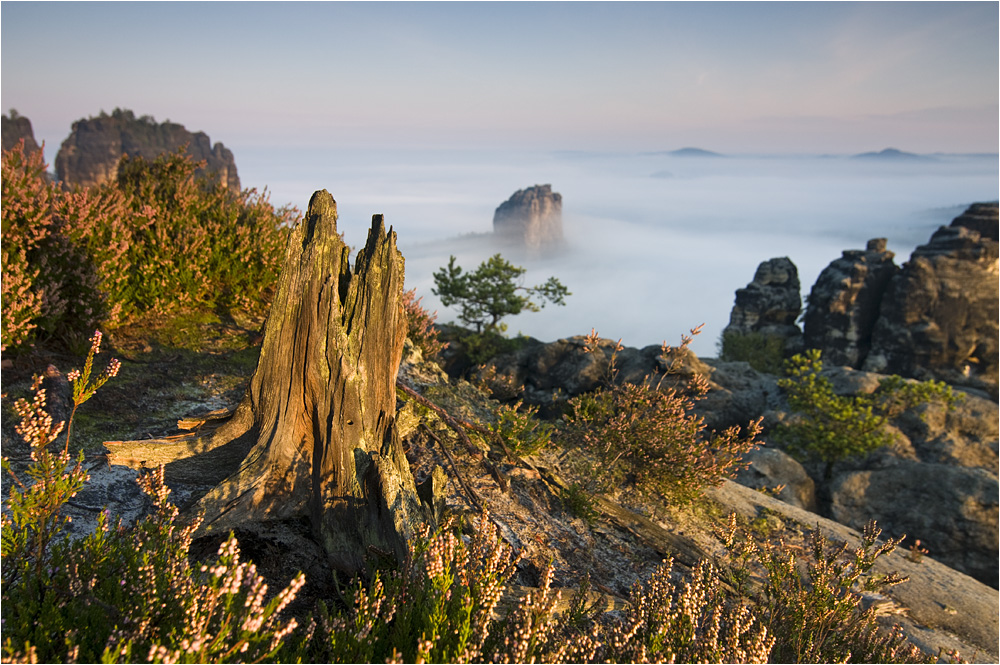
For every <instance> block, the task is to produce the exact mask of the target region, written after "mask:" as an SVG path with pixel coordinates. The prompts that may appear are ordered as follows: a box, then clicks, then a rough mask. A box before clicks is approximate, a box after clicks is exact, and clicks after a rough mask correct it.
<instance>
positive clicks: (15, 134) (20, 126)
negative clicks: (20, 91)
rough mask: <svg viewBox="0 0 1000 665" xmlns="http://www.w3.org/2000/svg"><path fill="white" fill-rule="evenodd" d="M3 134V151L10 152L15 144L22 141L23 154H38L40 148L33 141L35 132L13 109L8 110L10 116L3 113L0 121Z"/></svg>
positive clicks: (28, 121)
mask: <svg viewBox="0 0 1000 665" xmlns="http://www.w3.org/2000/svg"><path fill="white" fill-rule="evenodd" d="M0 125H2V128H3V130H2V134H3V149H4V150H12V149H13V148H14V147H15V146H16V145H17V142H18V141H20V140H21V139H24V151H25V153H32V152H38V151H39V150H41V147H40V146H39V145H38V142H37V141H35V132H34V131H33V130H32V129H31V121H30V120H28V119H27V118H25V117H24V116H23V115H19V114H18V112H17V111H15V110H14V109H11V110H10V116H9V117H8V116H7V114H6V113H5V114H4V115H3V119H2V120H0Z"/></svg>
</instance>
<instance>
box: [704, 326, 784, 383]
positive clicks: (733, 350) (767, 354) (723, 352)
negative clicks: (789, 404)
mask: <svg viewBox="0 0 1000 665" xmlns="http://www.w3.org/2000/svg"><path fill="white" fill-rule="evenodd" d="M784 357H785V340H784V339H782V338H781V337H778V336H777V335H765V334H763V333H759V332H752V333H746V334H743V333H738V332H734V331H729V332H723V333H722V337H720V338H719V360H727V361H743V362H748V363H750V366H751V367H753V368H754V369H755V370H757V371H758V372H765V373H767V374H780V373H781V369H782V362H783V360H784Z"/></svg>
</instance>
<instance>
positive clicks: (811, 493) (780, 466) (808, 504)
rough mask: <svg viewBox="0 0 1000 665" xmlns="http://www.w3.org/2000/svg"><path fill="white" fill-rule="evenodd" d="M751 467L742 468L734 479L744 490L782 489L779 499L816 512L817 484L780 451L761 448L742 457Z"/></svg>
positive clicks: (799, 465)
mask: <svg viewBox="0 0 1000 665" xmlns="http://www.w3.org/2000/svg"><path fill="white" fill-rule="evenodd" d="M743 461H744V462H748V463H749V464H750V466H748V467H747V468H746V469H740V470H739V471H738V472H737V473H736V477H735V478H733V480H735V481H736V482H738V483H739V484H740V485H743V486H744V487H749V488H751V489H756V490H772V491H773V490H775V489H776V488H778V487H781V486H783V487H782V489H781V490H780V491H779V492H777V493H776V494H775V496H777V498H779V499H781V500H782V501H784V502H785V503H790V504H792V505H793V506H796V507H798V508H802V509H803V510H808V511H810V512H816V483H815V482H813V479H812V478H810V477H809V474H808V473H806V470H805V469H804V468H803V467H802V465H801V464H799V463H798V462H797V461H795V460H794V459H793V458H792V457H791V455H789V454H788V453H785V452H783V451H781V450H778V449H777V448H770V447H766V446H765V447H762V448H757V449H755V450H751V451H750V452H749V453H747V454H746V455H744V456H743Z"/></svg>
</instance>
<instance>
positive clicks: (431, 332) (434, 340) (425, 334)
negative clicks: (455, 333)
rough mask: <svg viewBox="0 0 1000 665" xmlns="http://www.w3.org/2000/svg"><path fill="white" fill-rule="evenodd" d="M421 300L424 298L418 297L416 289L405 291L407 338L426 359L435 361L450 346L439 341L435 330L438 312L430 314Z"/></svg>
mask: <svg viewBox="0 0 1000 665" xmlns="http://www.w3.org/2000/svg"><path fill="white" fill-rule="evenodd" d="M421 300H423V298H422V297H421V298H418V297H417V290H416V289H410V290H409V291H403V313H404V314H405V316H406V336H407V337H409V338H410V341H411V342H413V344H414V346H416V347H417V348H418V349H420V350H421V351H422V352H423V354H424V357H425V358H427V359H428V360H433V359H434V358H436V357H437V355H438V354H439V353H441V352H442V351H444V350H445V348H447V346H448V344H447V342H442V341H441V340H440V339H438V332H437V329H435V328H434V322H435V321H436V320H437V312H433V313H432V312H428V311H427V310H426V309H425V308H424V307H423V306H421V304H420V301H421Z"/></svg>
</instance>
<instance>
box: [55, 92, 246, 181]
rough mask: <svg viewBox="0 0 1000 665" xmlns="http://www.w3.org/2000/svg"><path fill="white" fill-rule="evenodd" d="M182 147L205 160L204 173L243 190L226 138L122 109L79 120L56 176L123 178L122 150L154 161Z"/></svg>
mask: <svg viewBox="0 0 1000 665" xmlns="http://www.w3.org/2000/svg"><path fill="white" fill-rule="evenodd" d="M182 148H184V150H185V152H186V154H187V155H188V156H190V157H191V158H192V159H194V161H196V162H201V161H204V162H205V166H204V167H203V168H202V169H199V171H198V172H199V173H201V174H203V175H208V176H211V177H213V178H217V179H218V181H219V182H220V183H221V184H222V185H224V186H225V187H226V188H228V189H231V190H233V191H237V192H238V191H239V190H240V178H239V175H237V173H236V162H235V160H234V159H233V153H232V152H230V151H229V149H228V148H226V147H225V146H224V145H222V143H216V144H215V145H212V142H211V140H210V139H209V138H208V135H207V134H205V133H204V132H197V133H194V134H192V133H191V132H189V131H188V130H186V129H185V128H184V127H183V125H178V124H177V123H172V122H169V121H167V122H164V123H159V124H158V123H157V122H156V121H155V120H153V118H151V117H150V116H142V117H141V118H136V117H135V115H134V114H133V113H132V112H131V111H127V110H126V111H123V110H121V109H115V111H114V113H112V114H111V115H107V114H106V113H103V112H102V113H101V115H99V116H97V117H96V118H88V119H85V120H77V121H76V122H74V123H73V131H72V133H70V135H69V137H68V138H67V139H66V140H65V141H63V143H62V146H60V148H59V152H58V153H57V154H56V160H55V168H56V175H57V176H58V178H59V180H61V181H62V182H63V183H65V184H66V185H80V186H82V187H93V186H95V185H100V184H102V183H105V182H109V181H113V180H114V179H115V178H116V177H117V174H118V162H119V160H120V159H121V157H122V155H129V156H132V157H135V156H139V157H142V158H144V159H147V160H153V159H156V158H157V157H158V156H160V155H162V154H164V153H168V152H176V151H178V150H180V149H182Z"/></svg>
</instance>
